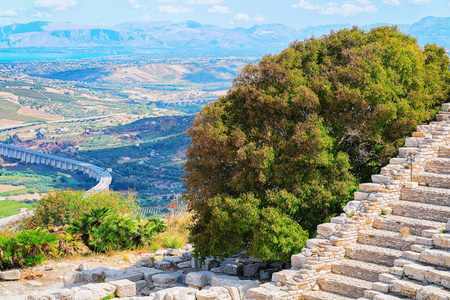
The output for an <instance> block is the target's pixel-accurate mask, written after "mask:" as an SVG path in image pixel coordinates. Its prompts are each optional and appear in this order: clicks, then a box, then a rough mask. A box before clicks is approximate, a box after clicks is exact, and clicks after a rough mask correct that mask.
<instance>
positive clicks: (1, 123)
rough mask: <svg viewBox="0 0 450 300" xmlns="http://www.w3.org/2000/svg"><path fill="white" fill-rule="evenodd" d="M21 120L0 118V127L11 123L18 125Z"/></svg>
mask: <svg viewBox="0 0 450 300" xmlns="http://www.w3.org/2000/svg"><path fill="white" fill-rule="evenodd" d="M22 123H23V122H22V121H17V120H10V119H0V127H6V126H12V125H20V124H22Z"/></svg>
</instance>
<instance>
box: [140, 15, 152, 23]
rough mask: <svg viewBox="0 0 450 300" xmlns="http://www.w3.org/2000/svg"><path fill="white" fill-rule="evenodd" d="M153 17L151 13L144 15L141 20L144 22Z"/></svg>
mask: <svg viewBox="0 0 450 300" xmlns="http://www.w3.org/2000/svg"><path fill="white" fill-rule="evenodd" d="M151 19H152V17H151V16H150V15H142V16H141V17H140V18H139V20H141V21H143V22H148V21H150V20H151Z"/></svg>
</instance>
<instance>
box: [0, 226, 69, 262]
mask: <svg viewBox="0 0 450 300" xmlns="http://www.w3.org/2000/svg"><path fill="white" fill-rule="evenodd" d="M76 246H77V245H76V243H75V242H74V241H73V239H72V237H71V236H70V235H57V234H51V233H49V232H48V231H47V230H44V229H40V228H37V229H33V230H25V231H22V232H19V233H12V234H4V233H1V234H0V270H6V269H10V268H21V267H29V266H34V265H36V264H39V263H41V262H43V261H45V260H46V259H47V258H54V257H59V256H61V255H64V254H67V253H68V252H70V251H69V249H73V248H74V247H76Z"/></svg>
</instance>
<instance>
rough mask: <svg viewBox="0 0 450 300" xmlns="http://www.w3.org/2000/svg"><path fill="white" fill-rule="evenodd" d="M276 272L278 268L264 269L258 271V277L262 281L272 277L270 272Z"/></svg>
mask: <svg viewBox="0 0 450 300" xmlns="http://www.w3.org/2000/svg"><path fill="white" fill-rule="evenodd" d="M275 272H278V269H265V270H261V271H259V279H261V280H263V281H270V280H271V279H272V274H273V273H275Z"/></svg>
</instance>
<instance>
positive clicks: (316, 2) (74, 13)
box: [0, 0, 450, 29]
mask: <svg viewBox="0 0 450 300" xmlns="http://www.w3.org/2000/svg"><path fill="white" fill-rule="evenodd" d="M427 16H435V17H450V0H346V1H341V0H13V1H12V0H0V25H7V24H12V23H27V22H32V21H49V22H72V23H78V24H86V25H95V26H113V25H116V24H120V23H123V22H134V21H163V20H168V21H174V22H180V21H186V20H192V21H196V22H199V23H203V24H212V25H217V26H221V27H226V28H231V27H246V28H248V27H251V26H253V25H255V24H261V23H265V24H273V23H280V24H284V25H287V26H291V27H294V28H297V29H301V28H304V27H307V26H319V25H327V24H342V23H348V24H351V25H360V26H363V25H369V24H376V23H390V24H412V23H415V22H417V21H419V20H420V19H421V18H424V17H427Z"/></svg>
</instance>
